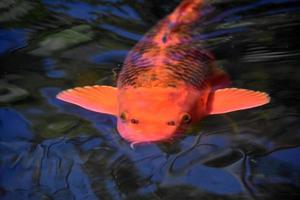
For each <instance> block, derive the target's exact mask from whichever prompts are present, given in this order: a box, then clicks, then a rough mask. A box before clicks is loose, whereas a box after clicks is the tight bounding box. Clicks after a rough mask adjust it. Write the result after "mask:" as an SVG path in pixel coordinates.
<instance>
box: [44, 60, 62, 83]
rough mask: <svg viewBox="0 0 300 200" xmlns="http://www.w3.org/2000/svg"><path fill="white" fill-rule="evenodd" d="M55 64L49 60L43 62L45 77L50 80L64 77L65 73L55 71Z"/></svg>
mask: <svg viewBox="0 0 300 200" xmlns="http://www.w3.org/2000/svg"><path fill="white" fill-rule="evenodd" d="M55 64H56V63H55V61H54V60H53V59H51V58H47V59H44V60H43V67H44V69H45V71H46V74H47V76H48V77H50V78H63V77H64V76H65V72H64V71H63V70H56V69H55Z"/></svg>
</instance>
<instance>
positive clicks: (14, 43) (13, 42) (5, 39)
mask: <svg viewBox="0 0 300 200" xmlns="http://www.w3.org/2000/svg"><path fill="white" fill-rule="evenodd" d="M26 37H27V32H26V30H25V29H1V28H0V54H3V53H5V52H7V51H12V50H15V49H17V48H21V47H24V46H26V45H27V39H26Z"/></svg>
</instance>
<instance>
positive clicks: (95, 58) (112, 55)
mask: <svg viewBox="0 0 300 200" xmlns="http://www.w3.org/2000/svg"><path fill="white" fill-rule="evenodd" d="M127 53H128V51H127V50H116V51H109V52H103V53H100V54H96V55H92V56H90V61H91V62H93V63H96V64H100V63H107V62H112V63H115V62H116V61H118V62H122V61H123V60H124V58H125V57H126V55H127Z"/></svg>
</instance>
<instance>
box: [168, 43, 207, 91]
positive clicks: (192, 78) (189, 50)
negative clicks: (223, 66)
mask: <svg viewBox="0 0 300 200" xmlns="http://www.w3.org/2000/svg"><path fill="white" fill-rule="evenodd" d="M166 57H167V58H168V59H166V60H165V61H164V64H165V67H166V69H168V70H169V71H170V77H171V78H172V79H175V80H183V81H185V82H186V83H188V84H191V85H193V86H195V87H197V88H200V87H202V85H203V82H204V81H205V80H206V78H207V77H208V75H209V73H210V71H211V62H212V57H210V56H209V54H207V52H206V51H205V50H201V48H200V47H199V45H197V44H178V45H174V46H170V47H168V48H167V50H166Z"/></svg>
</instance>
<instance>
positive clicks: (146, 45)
mask: <svg viewBox="0 0 300 200" xmlns="http://www.w3.org/2000/svg"><path fill="white" fill-rule="evenodd" d="M150 51H154V52H155V51H157V52H158V51H159V47H158V46H157V45H156V44H155V43H154V42H152V41H151V40H150V39H149V38H144V39H143V41H141V42H139V43H138V44H137V45H136V46H135V47H134V48H133V49H132V50H131V51H130V53H129V55H128V56H127V58H126V60H125V62H124V65H123V68H122V71H121V73H120V75H119V79H118V86H120V87H122V86H125V85H135V84H136V83H137V82H136V80H137V78H138V77H139V76H140V75H141V74H142V73H145V72H148V71H149V70H151V68H152V66H153V65H154V64H153V61H152V59H151V57H146V56H145V57H143V55H144V54H145V53H149V52H150Z"/></svg>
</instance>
